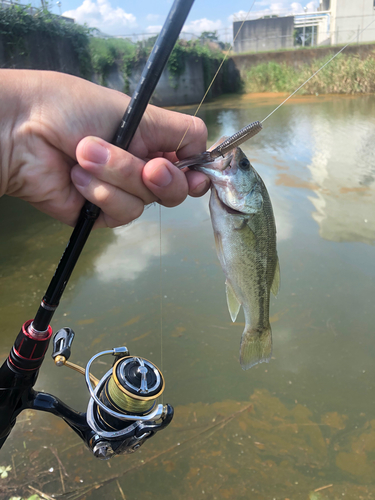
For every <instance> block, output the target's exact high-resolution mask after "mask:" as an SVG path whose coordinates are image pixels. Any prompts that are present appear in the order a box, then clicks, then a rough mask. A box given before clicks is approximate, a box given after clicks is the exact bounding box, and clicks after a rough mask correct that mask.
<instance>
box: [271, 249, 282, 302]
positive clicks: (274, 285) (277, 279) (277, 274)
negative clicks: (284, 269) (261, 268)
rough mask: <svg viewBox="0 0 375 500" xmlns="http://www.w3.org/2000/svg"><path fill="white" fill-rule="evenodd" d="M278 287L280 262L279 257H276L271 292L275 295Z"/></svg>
mask: <svg viewBox="0 0 375 500" xmlns="http://www.w3.org/2000/svg"><path fill="white" fill-rule="evenodd" d="M279 288H280V264H279V258H277V262H276V269H275V274H274V277H273V282H272V285H271V292H272V293H273V294H274V296H275V297H276V295H277V292H278V291H279Z"/></svg>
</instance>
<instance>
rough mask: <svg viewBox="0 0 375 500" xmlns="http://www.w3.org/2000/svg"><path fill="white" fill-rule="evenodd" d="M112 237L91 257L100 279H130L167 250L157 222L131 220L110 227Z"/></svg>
mask: <svg viewBox="0 0 375 500" xmlns="http://www.w3.org/2000/svg"><path fill="white" fill-rule="evenodd" d="M113 233H114V235H115V240H114V241H113V242H111V243H110V244H109V245H108V246H107V248H106V249H105V250H104V251H103V252H102V253H101V254H100V256H99V257H98V258H97V259H96V260H95V261H94V267H95V271H96V274H97V276H98V278H99V279H100V280H101V281H104V282H111V281H114V280H118V279H120V280H125V281H131V280H135V279H137V278H138V276H139V274H141V273H142V272H144V271H146V270H147V267H148V266H149V265H150V264H151V262H152V260H153V259H155V258H157V259H159V258H160V255H162V256H163V255H166V254H167V253H168V252H169V247H170V245H169V241H168V235H167V233H165V232H164V233H163V244H162V245H161V240H160V238H161V235H160V225H159V223H158V222H150V221H144V222H139V221H138V222H135V223H133V224H131V225H129V226H125V227H121V228H117V229H115V230H114V231H113Z"/></svg>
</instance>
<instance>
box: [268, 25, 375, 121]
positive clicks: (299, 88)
mask: <svg viewBox="0 0 375 500" xmlns="http://www.w3.org/2000/svg"><path fill="white" fill-rule="evenodd" d="M373 22H375V19H374V20H373V21H371V23H370V24H368V25H367V26H366V28H363V30H362V31H361V32H360V33H359V34H357V33H355V34H354V35H353V36H352V38H351V39H350V40H349V42H348V43H347V44H346V45H345V46H344V47H343V48H342V49H340V50H339V51H338V52H337V53H336V54H335V55H334V56H332V57H331V59H329V60H328V61H327V62H326V63H324V64H323V66H322V67H321V68H319V69H318V70H317V71H315V73H314V74H313V75H311V76H310V78H308V79H307V80H306V81H305V82H304V83H303V84H302V85H300V86H299V87H298V89H297V90H295V91H294V92H293V93H292V94H290V96H289V97H287V98H286V99H285V101H283V102H282V103H281V104H279V105H278V106H277V108H275V109H274V110H273V111H271V113H270V114H269V115H267V116H266V117H265V118H264V119H263V120H262V121H261V122H260V123H264V122H265V121H266V120H268V118H269V117H270V116H272V115H273V114H274V113H275V112H276V111H277V110H278V109H279V108H281V106H282V105H283V104H285V103H286V102H287V101H289V99H291V98H292V97H293V96H294V95H295V94H296V93H297V92H298V91H299V90H301V88H302V87H304V86H305V85H306V83H308V82H309V81H310V80H311V79H312V78H314V76H315V75H317V74H318V73H319V71H321V70H322V69H323V68H325V67H326V66H327V64H329V63H330V62H331V61H333V60H334V58H335V57H337V56H338V55H339V54H341V52H342V51H343V50H345V49H346V47H348V45H350V44H351V43H352V42H353V39H354V37H359V35H361V34H362V33H363V32H364V31H365V30H367V28H369V27H370V26H371V24H372V23H373Z"/></svg>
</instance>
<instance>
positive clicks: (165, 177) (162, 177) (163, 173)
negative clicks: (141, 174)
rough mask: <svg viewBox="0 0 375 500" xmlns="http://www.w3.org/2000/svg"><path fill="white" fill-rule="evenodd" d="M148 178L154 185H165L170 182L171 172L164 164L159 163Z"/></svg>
mask: <svg viewBox="0 0 375 500" xmlns="http://www.w3.org/2000/svg"><path fill="white" fill-rule="evenodd" d="M149 180H150V182H152V183H153V184H155V186H158V187H167V186H168V184H170V183H171V182H172V174H171V173H170V171H169V170H168V168H167V167H166V166H165V165H159V166H157V167H156V168H155V169H154V170H153V171H152V172H151V174H150V176H149Z"/></svg>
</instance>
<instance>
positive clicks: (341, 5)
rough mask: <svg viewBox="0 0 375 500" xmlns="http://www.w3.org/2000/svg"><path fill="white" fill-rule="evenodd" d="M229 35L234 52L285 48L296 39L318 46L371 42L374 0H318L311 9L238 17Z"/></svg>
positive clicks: (374, 26)
mask: <svg viewBox="0 0 375 500" xmlns="http://www.w3.org/2000/svg"><path fill="white" fill-rule="evenodd" d="M305 9H306V8H305ZM242 23H243V26H242V28H241V31H240V33H239V34H238V31H239V29H240V27H241V25H242ZM296 34H297V39H298V38H299V40H298V41H297V40H296V39H295V38H296ZM237 35H238V36H237ZM233 38H234V51H235V52H237V53H238V52H260V51H272V50H278V49H285V48H291V47H293V46H294V45H296V44H297V43H300V44H302V45H303V46H305V45H309V46H321V45H338V44H342V45H343V44H346V43H368V42H373V41H375V0H357V1H353V0H320V5H319V7H318V9H317V11H315V12H307V11H306V10H305V12H303V13H301V14H295V15H293V16H291V15H286V16H273V17H268V18H261V19H255V20H252V21H244V22H243V21H240V20H238V21H235V22H234V23H233Z"/></svg>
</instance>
